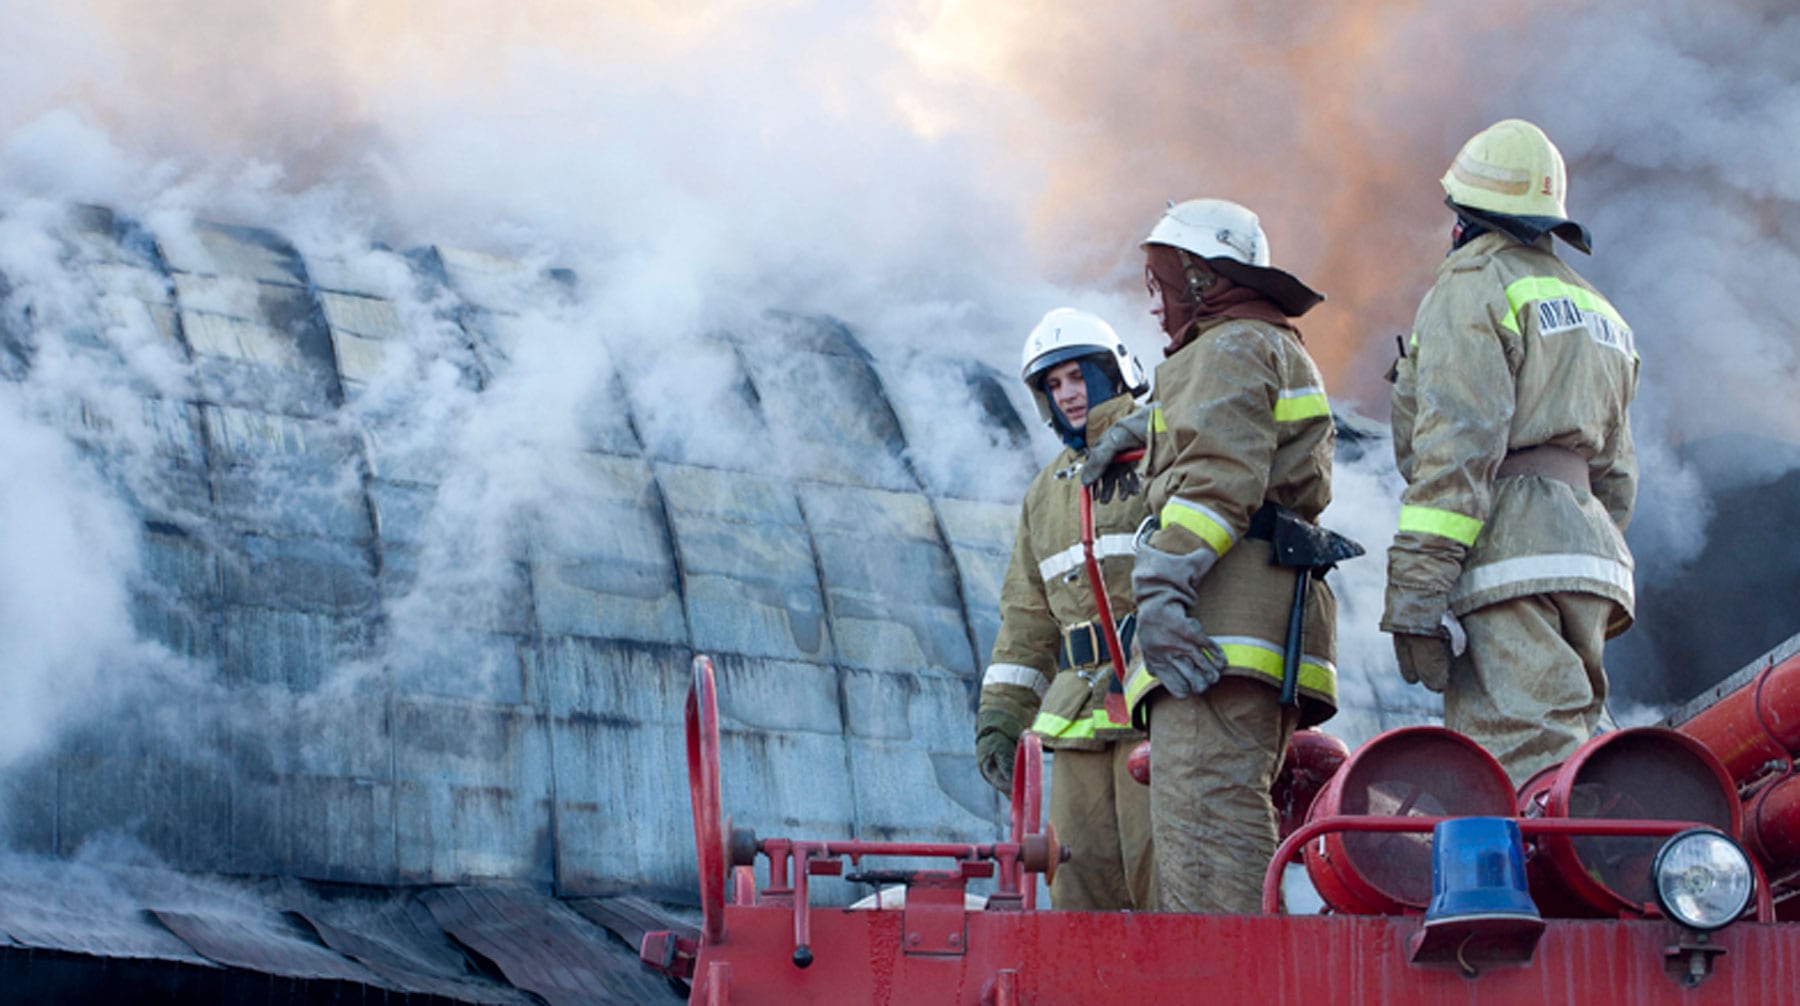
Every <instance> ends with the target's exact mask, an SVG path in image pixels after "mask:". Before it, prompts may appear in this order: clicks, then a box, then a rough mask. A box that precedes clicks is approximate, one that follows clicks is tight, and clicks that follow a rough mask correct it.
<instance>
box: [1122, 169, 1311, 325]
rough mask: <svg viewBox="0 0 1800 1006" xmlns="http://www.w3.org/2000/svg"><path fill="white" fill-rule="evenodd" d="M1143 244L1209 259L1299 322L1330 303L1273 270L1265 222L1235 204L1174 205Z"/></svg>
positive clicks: (1199, 201) (1223, 201)
mask: <svg viewBox="0 0 1800 1006" xmlns="http://www.w3.org/2000/svg"><path fill="white" fill-rule="evenodd" d="M1140 244H1142V245H1168V246H1169V247H1171V248H1179V249H1181V250H1182V251H1185V252H1187V253H1188V254H1190V255H1194V256H1197V257H1199V258H1203V259H1206V260H1207V261H1208V262H1209V263H1210V264H1211V265H1212V267H1213V268H1214V269H1216V270H1217V271H1218V272H1219V273H1221V274H1222V275H1224V276H1225V277H1226V278H1228V279H1230V280H1231V281H1232V282H1234V283H1237V284H1238V285H1240V286H1247V287H1250V288H1251V289H1253V290H1258V291H1261V292H1262V294H1263V295H1264V296H1266V297H1268V298H1269V299H1270V300H1271V301H1273V302H1274V303H1275V305H1276V306H1277V307H1279V308H1281V310H1282V313H1284V314H1286V315H1288V316H1289V317H1293V318H1297V317H1299V316H1300V315H1303V314H1305V313H1306V312H1307V311H1309V310H1311V309H1312V308H1313V307H1314V306H1315V305H1316V304H1318V303H1319V302H1320V301H1322V300H1324V299H1325V295H1324V294H1322V293H1319V292H1318V291H1317V290H1314V289H1313V288H1312V287H1309V286H1307V285H1306V284H1305V283H1302V282H1301V281H1300V279H1299V278H1298V277H1296V276H1294V275H1293V274H1292V273H1289V272H1285V271H1283V270H1281V269H1277V268H1275V267H1274V266H1272V265H1270V264H1269V263H1270V262H1271V261H1272V260H1271V259H1270V257H1269V237H1268V235H1267V234H1264V233H1263V229H1262V221H1261V220H1259V219H1257V216H1256V214H1255V213H1252V212H1251V211H1250V210H1249V209H1248V208H1247V207H1244V206H1241V205H1239V204H1237V203H1234V202H1232V201H1231V200H1229V199H1189V200H1187V201H1186V202H1180V203H1176V202H1171V203H1170V204H1169V208H1168V209H1167V210H1165V211H1163V215H1162V219H1160V220H1158V221H1156V225H1155V226H1154V227H1151V228H1150V233H1149V234H1147V235H1145V237H1144V240H1143V241H1142V242H1141V243H1140Z"/></svg>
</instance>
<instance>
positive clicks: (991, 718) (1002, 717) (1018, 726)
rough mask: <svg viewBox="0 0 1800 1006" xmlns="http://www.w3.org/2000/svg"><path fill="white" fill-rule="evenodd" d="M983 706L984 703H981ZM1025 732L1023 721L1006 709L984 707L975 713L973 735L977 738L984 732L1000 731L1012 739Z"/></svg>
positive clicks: (1016, 738)
mask: <svg viewBox="0 0 1800 1006" xmlns="http://www.w3.org/2000/svg"><path fill="white" fill-rule="evenodd" d="M983 705H984V706H985V705H986V703H983ZM1024 732H1025V721H1024V719H1023V718H1021V717H1019V716H1016V715H1014V713H1013V712H1012V711H1009V710H1006V709H992V708H984V709H982V710H981V711H980V712H979V713H976V714H975V737H976V739H977V740H979V739H980V738H981V737H982V736H983V735H984V734H988V733H1000V734H1003V735H1005V736H1007V737H1011V738H1013V739H1014V740H1018V738H1019V735H1020V734H1022V733H1024Z"/></svg>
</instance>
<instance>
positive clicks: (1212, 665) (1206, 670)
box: [1131, 545, 1225, 699]
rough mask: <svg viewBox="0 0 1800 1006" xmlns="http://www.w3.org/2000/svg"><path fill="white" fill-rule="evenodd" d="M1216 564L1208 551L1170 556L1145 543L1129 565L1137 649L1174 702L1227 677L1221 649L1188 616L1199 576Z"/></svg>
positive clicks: (1195, 594)
mask: <svg viewBox="0 0 1800 1006" xmlns="http://www.w3.org/2000/svg"><path fill="white" fill-rule="evenodd" d="M1217 560H1218V556H1217V555H1216V554H1214V553H1213V551H1212V550H1211V549H1204V548H1203V549H1200V550H1198V551H1195V552H1190V553H1188V554H1187V555H1173V554H1171V553H1168V552H1164V551H1162V550H1161V549H1156V548H1151V547H1150V546H1149V545H1143V546H1140V547H1139V548H1138V553H1137V564H1136V565H1135V566H1133V567H1132V571H1131V590H1132V593H1133V594H1134V595H1136V598H1137V642H1138V647H1139V648H1140V649H1141V650H1142V651H1143V654H1144V664H1145V666H1146V667H1147V668H1148V669H1149V671H1150V673H1151V674H1153V675H1155V676H1156V680H1157V681H1159V682H1161V683H1162V686H1163V687H1164V688H1166V689H1168V692H1169V694H1170V695H1172V696H1174V697H1175V698H1178V699H1185V698H1187V697H1188V696H1190V695H1198V694H1200V693H1201V692H1204V691H1206V690H1207V689H1208V688H1211V687H1212V685H1213V682H1215V681H1218V680H1219V675H1221V674H1223V673H1225V651H1224V650H1221V649H1219V644H1217V643H1215V642H1213V641H1212V639H1211V638H1210V637H1208V636H1207V634H1206V630H1205V629H1204V628H1202V627H1201V625H1200V622H1199V621H1198V620H1197V619H1195V618H1194V617H1193V615H1191V614H1189V611H1190V610H1191V609H1192V608H1193V604H1194V599H1195V598H1196V597H1198V596H1199V595H1198V587H1199V584H1200V580H1201V578H1202V577H1204V576H1205V575H1206V572H1207V570H1209V569H1211V568H1212V564H1213V563H1214V562H1216V561H1217Z"/></svg>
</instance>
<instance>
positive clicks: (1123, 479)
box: [1081, 405, 1152, 503]
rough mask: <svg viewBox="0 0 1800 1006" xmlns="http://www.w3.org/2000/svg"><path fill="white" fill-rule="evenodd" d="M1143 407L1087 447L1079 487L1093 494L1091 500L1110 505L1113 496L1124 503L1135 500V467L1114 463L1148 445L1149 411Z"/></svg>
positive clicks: (1108, 429)
mask: <svg viewBox="0 0 1800 1006" xmlns="http://www.w3.org/2000/svg"><path fill="white" fill-rule="evenodd" d="M1151 408H1152V406H1148V405H1146V406H1144V407H1143V408H1141V409H1138V410H1137V411H1136V412H1133V413H1131V414H1129V415H1126V416H1123V417H1121V418H1120V419H1119V421H1118V422H1116V423H1114V424H1112V425H1111V426H1108V427H1107V428H1106V432H1105V433H1102V434H1100V439H1098V440H1096V441H1094V442H1093V443H1091V444H1089V445H1088V453H1087V460H1086V461H1084V462H1083V463H1082V465H1081V484H1082V485H1084V486H1089V487H1091V488H1092V489H1093V491H1094V499H1095V501H1096V502H1100V503H1110V502H1112V499H1113V497H1114V496H1117V497H1119V498H1120V499H1124V498H1125V497H1127V496H1136V495H1137V492H1138V488H1139V485H1138V474H1137V465H1136V464H1126V463H1123V462H1120V463H1118V464H1114V459H1115V458H1117V457H1118V456H1119V455H1121V454H1124V453H1126V452H1128V451H1141V450H1143V449H1144V445H1145V444H1147V443H1149V442H1150V411H1151Z"/></svg>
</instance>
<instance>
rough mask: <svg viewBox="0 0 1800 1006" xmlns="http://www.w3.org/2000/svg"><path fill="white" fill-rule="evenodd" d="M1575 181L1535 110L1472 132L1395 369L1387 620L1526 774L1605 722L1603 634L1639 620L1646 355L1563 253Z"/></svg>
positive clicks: (1575, 236) (1457, 707)
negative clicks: (1636, 517)
mask: <svg viewBox="0 0 1800 1006" xmlns="http://www.w3.org/2000/svg"><path fill="white" fill-rule="evenodd" d="M1565 185H1566V178H1565V172H1564V168H1563V159H1562V155H1561V153H1559V152H1558V151H1557V149H1556V146H1555V145H1554V144H1552V143H1551V142H1550V139H1549V137H1547V136H1545V135H1544V132H1543V131H1542V130H1541V129H1539V128H1538V127H1536V126H1534V125H1532V124H1531V123H1529V122H1525V121H1523V120H1520V119H1508V120H1506V121H1504V122H1499V123H1496V124H1494V125H1492V126H1490V127H1488V128H1487V129H1484V130H1482V131H1481V132H1480V133H1477V134H1476V135H1475V136H1474V138H1473V139H1471V140H1469V142H1468V143H1467V144H1466V145H1464V147H1463V148H1462V151H1461V152H1460V153H1458V154H1457V155H1456V160H1455V161H1454V162H1452V164H1451V165H1450V169H1449V170H1448V171H1447V172H1445V173H1444V177H1443V186H1444V190H1445V192H1447V193H1448V194H1449V198H1448V200H1447V201H1448V203H1449V204H1450V208H1451V209H1452V210H1453V211H1454V212H1455V214H1456V223H1455V225H1454V228H1453V230H1452V231H1451V235H1452V236H1451V251H1450V254H1449V256H1448V257H1447V258H1446V259H1445V260H1444V261H1443V263H1442V264H1441V265H1439V266H1438V270H1437V282H1436V283H1435V284H1434V285H1433V286H1432V288H1431V290H1430V291H1429V292H1427V293H1426V295H1425V299H1424V300H1423V301H1422V302H1421V303H1420V304H1419V312H1418V316H1417V319H1416V320H1415V321H1414V322H1413V332H1412V335H1411V337H1410V338H1408V339H1407V340H1405V342H1404V346H1403V349H1402V357H1401V359H1400V360H1399V361H1398V363H1397V364H1396V365H1395V369H1394V372H1393V380H1394V408H1393V429H1394V456H1395V460H1397V461H1398V462H1399V465H1400V473H1401V475H1402V476H1404V477H1405V479H1406V483H1407V485H1406V491H1405V494H1404V495H1403V496H1402V497H1401V502H1402V506H1401V508H1400V526H1399V534H1398V535H1397V536H1396V537H1395V539H1394V545H1393V548H1392V549H1391V550H1390V551H1389V552H1388V587H1387V605H1386V609H1385V611H1384V612H1383V614H1382V618H1381V627H1382V629H1383V630H1385V631H1387V632H1391V633H1393V635H1394V650H1395V654H1396V656H1397V657H1398V659H1399V663H1400V673H1401V674H1402V675H1404V676H1405V678H1406V680H1407V681H1409V682H1416V683H1419V684H1422V685H1424V686H1425V687H1427V688H1429V689H1431V690H1432V691H1437V692H1443V693H1444V722H1445V724H1446V725H1448V726H1449V727H1451V728H1452V729H1455V730H1458V731H1461V732H1462V733H1465V734H1467V735H1469V736H1470V737H1472V738H1474V739H1475V740H1477V741H1479V742H1480V743H1481V744H1483V745H1484V746H1485V747H1487V749H1488V750H1489V751H1491V752H1492V753H1493V754H1494V755H1495V757H1497V758H1498V759H1499V760H1500V763H1501V764H1502V765H1504V766H1505V767H1506V770H1507V772H1508V773H1509V774H1510V775H1511V776H1512V778H1513V780H1514V781H1515V782H1523V781H1524V780H1525V779H1527V778H1528V777H1530V776H1531V775H1532V774H1533V773H1535V772H1536V771H1537V770H1539V769H1541V768H1544V767H1546V766H1548V765H1552V764H1555V763H1556V762H1559V761H1562V760H1563V759H1564V758H1566V757H1567V756H1568V755H1569V754H1570V753H1571V752H1572V751H1573V750H1574V749H1575V748H1576V747H1577V746H1578V745H1579V744H1580V743H1581V742H1582V741H1583V740H1586V739H1587V737H1588V736H1589V734H1590V733H1591V732H1592V731H1593V728H1594V726H1595V724H1596V722H1597V721H1598V719H1599V717H1600V714H1601V710H1602V703H1603V701H1604V700H1605V698H1606V673H1605V671H1604V670H1602V668H1601V663H1600V659H1601V648H1602V644H1603V643H1604V642H1605V640H1606V639H1607V638H1608V637H1609V636H1612V635H1616V634H1617V633H1619V632H1622V631H1624V630H1625V628H1627V627H1628V626H1629V625H1630V624H1631V618H1632V603H1633V591H1632V561H1631V552H1630V550H1629V549H1628V548H1626V545H1625V535H1624V532H1625V524H1626V522H1627V521H1628V520H1629V519H1630V517H1631V507H1632V501H1633V499H1634V497H1635V495H1636V487H1637V464H1636V460H1635V457H1634V454H1633V451H1632V444H1631V425H1630V422H1629V417H1628V415H1627V408H1628V406H1629V405H1630V404H1631V399H1632V396H1633V395H1634V394H1635V393H1636V389H1637V374H1638V356H1637V352H1636V348H1635V346H1634V344H1633V341H1632V334H1631V329H1630V327H1629V326H1627V325H1626V324H1625V320H1624V319H1623V318H1621V317H1620V316H1619V312H1618V311H1617V310H1615V309H1614V308H1613V306H1612V304H1611V303H1609V302H1608V301H1607V299H1606V298H1605V297H1602V296H1601V295H1600V294H1599V292H1597V291H1596V290H1595V289H1594V288H1593V287H1592V286H1590V285H1589V284H1588V283H1587V281H1586V280H1584V279H1582V278H1581V277H1580V276H1579V275H1577V274H1576V272H1575V270H1573V269H1571V268H1569V267H1568V266H1567V265H1565V264H1563V262H1562V261H1561V260H1560V259H1558V258H1557V257H1556V254H1555V253H1554V251H1553V249H1552V246H1551V244H1552V243H1551V236H1552V235H1555V236H1557V237H1561V238H1562V239H1563V240H1564V241H1566V242H1568V243H1569V244H1570V245H1572V246H1574V247H1575V248H1577V249H1579V250H1580V251H1582V252H1587V251H1588V249H1589V244H1590V241H1589V237H1588V233H1587V230H1586V228H1584V227H1582V226H1581V225H1580V224H1577V223H1575V222H1573V221H1571V220H1570V219H1569V217H1568V212H1567V210H1566V209H1565V208H1564V204H1563V196H1564V188H1565ZM1453 628H1460V633H1461V634H1463V635H1466V638H1467V646H1466V648H1465V649H1463V650H1462V652H1461V653H1460V654H1457V653H1456V652H1454V646H1453V643H1452V636H1453V634H1454V633H1453V631H1452V630H1453Z"/></svg>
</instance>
